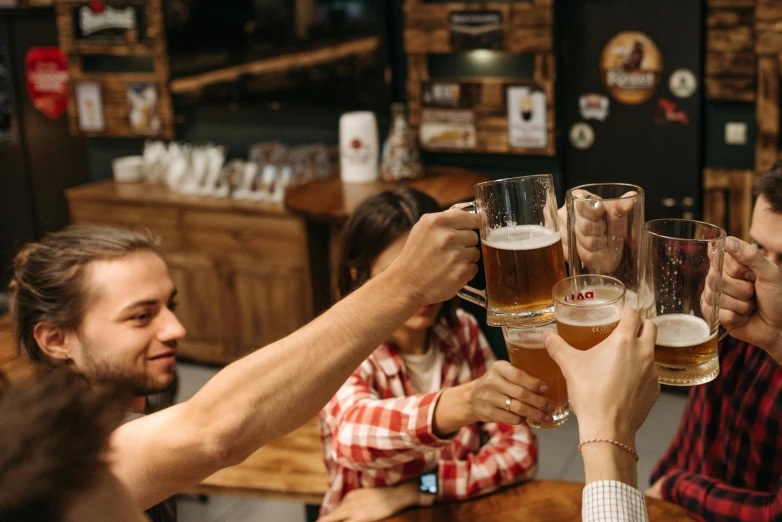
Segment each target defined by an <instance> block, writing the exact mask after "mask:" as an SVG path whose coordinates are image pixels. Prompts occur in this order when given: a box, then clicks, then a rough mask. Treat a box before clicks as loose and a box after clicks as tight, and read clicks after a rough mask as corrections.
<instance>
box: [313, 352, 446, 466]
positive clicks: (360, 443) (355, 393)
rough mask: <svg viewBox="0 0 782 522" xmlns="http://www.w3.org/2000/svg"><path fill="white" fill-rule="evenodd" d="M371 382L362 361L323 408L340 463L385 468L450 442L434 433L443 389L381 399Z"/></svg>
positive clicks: (336, 458) (369, 372) (370, 373)
mask: <svg viewBox="0 0 782 522" xmlns="http://www.w3.org/2000/svg"><path fill="white" fill-rule="evenodd" d="M366 364H368V363H365V365H366ZM371 381H372V372H371V370H370V369H369V368H367V367H365V366H364V365H362V367H359V369H358V370H356V371H355V372H354V373H353V375H351V376H350V378H349V379H348V380H347V382H346V383H345V384H344V385H343V386H342V388H340V390H339V391H338V392H337V394H336V395H335V396H334V397H333V398H332V399H331V401H330V402H329V403H328V405H327V406H326V408H325V409H324V413H325V415H323V416H322V418H323V420H324V421H325V422H326V423H328V424H329V427H330V429H331V432H332V449H333V451H334V459H335V461H336V462H337V463H338V464H340V465H342V466H345V467H347V468H350V469H355V470H359V471H363V470H368V469H383V468H389V467H392V466H396V465H399V464H404V463H406V462H409V461H411V460H414V459H416V458H418V457H420V456H421V453H423V452H426V451H428V450H429V449H433V448H437V447H438V446H440V445H442V444H447V443H449V442H450V439H442V438H440V437H438V436H437V435H435V434H434V432H433V431H432V420H433V416H434V408H435V405H436V404H437V400H438V399H439V398H440V394H441V393H442V391H438V392H434V393H429V394H426V395H413V396H410V397H397V398H393V399H384V400H382V399H380V397H379V396H378V393H377V391H376V390H375V389H374V386H373V385H372V382H371Z"/></svg>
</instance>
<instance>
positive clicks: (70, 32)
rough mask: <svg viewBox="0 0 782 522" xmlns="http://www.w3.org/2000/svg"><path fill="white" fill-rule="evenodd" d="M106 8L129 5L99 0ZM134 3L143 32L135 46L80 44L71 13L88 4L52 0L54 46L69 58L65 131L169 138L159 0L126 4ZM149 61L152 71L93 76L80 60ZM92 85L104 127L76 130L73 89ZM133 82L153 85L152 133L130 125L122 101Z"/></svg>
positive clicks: (168, 101) (76, 0)
mask: <svg viewBox="0 0 782 522" xmlns="http://www.w3.org/2000/svg"><path fill="white" fill-rule="evenodd" d="M104 4H105V6H107V7H111V6H113V5H122V6H125V5H128V3H127V2H121V1H118V0H104ZM131 4H135V5H139V6H140V8H141V13H142V16H143V20H144V22H143V26H142V31H141V32H142V34H139V35H138V41H136V42H102V41H81V40H79V39H77V38H76V35H75V34H74V32H75V29H74V24H73V16H74V9H75V8H78V7H81V6H89V5H90V1H89V0H55V2H54V5H55V10H56V14H57V33H58V40H59V45H60V48H61V49H62V51H63V52H64V53H65V55H66V56H67V57H68V70H69V74H70V77H71V85H70V92H69V97H68V128H69V130H70V132H71V134H78V135H84V136H102V137H121V138H132V137H157V138H165V139H173V138H174V110H173V106H172V103H171V96H170V93H169V88H168V84H169V67H168V55H167V51H166V39H165V30H164V27H165V26H164V23H163V6H162V0H143V2H142V1H141V0H139V1H138V2H131ZM85 56H107V57H127V56H138V57H149V58H151V60H152V63H153V71H152V72H97V71H85V70H84V64H83V59H82V58H83V57H85ZM86 82H91V83H96V84H98V85H99V86H100V89H101V97H102V103H103V119H104V124H105V125H104V129H103V130H101V131H85V130H83V129H81V128H80V126H79V116H78V108H77V104H76V89H77V86H78V85H79V84H81V83H86ZM132 83H147V84H151V85H154V87H155V90H156V92H157V115H158V118H159V120H160V126H159V128H158V129H157V130H156V131H150V132H145V131H140V130H136V129H134V128H133V126H132V125H131V122H130V110H129V105H128V99H127V96H128V94H127V92H128V86H129V84H132Z"/></svg>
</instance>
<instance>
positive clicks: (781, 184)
mask: <svg viewBox="0 0 782 522" xmlns="http://www.w3.org/2000/svg"><path fill="white" fill-rule="evenodd" d="M760 196H763V197H764V198H766V201H768V202H769V204H770V205H771V209H772V210H773V211H774V212H782V160H777V161H775V162H774V165H773V166H772V167H771V168H770V169H769V170H768V172H765V173H763V175H761V176H760V177H759V178H758V179H757V180H756V181H755V197H756V198H757V197H760Z"/></svg>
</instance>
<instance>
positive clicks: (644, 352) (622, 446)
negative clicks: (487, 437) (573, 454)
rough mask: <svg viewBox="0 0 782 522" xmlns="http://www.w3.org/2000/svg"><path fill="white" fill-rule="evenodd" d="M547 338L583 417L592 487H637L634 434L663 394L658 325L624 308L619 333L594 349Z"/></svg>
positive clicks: (581, 424) (574, 407) (582, 435)
mask: <svg viewBox="0 0 782 522" xmlns="http://www.w3.org/2000/svg"><path fill="white" fill-rule="evenodd" d="M543 338H544V342H545V343H546V349H547V350H548V351H549V354H550V355H551V357H552V359H554V361H555V362H556V363H557V364H558V365H559V367H560V368H561V369H562V373H563V374H564V376H565V379H566V380H567V384H568V395H569V397H570V405H571V408H572V410H573V411H574V412H575V414H576V416H578V428H579V438H580V444H579V450H581V454H582V456H583V458H584V471H585V473H586V482H587V484H589V483H590V482H595V481H599V480H617V481H620V482H624V483H625V484H628V485H630V486H632V487H634V488H637V485H638V472H637V460H638V454H637V453H636V450H635V434H636V432H637V431H638V429H639V428H640V427H641V425H642V424H643V422H644V420H646V416H647V415H648V414H649V410H651V409H652V405H654V403H655V401H656V400H657V396H658V395H659V393H660V385H659V384H658V382H657V367H656V366H655V364H654V343H655V340H656V338H657V327H656V326H655V324H654V323H653V322H651V321H645V320H643V319H641V316H640V315H639V314H638V312H636V311H635V310H633V309H631V308H625V309H624V310H623V312H622V320H621V321H620V322H619V325H618V326H617V327H616V330H614V332H613V333H612V334H611V335H610V336H608V338H606V339H605V340H604V341H603V342H601V343H600V344H598V345H597V346H595V347H594V348H591V349H589V350H586V351H581V350H576V349H575V348H572V347H571V346H570V345H568V344H567V343H566V342H565V341H564V340H562V338H561V337H559V336H558V335H556V334H555V333H553V332H545V333H544V334H543Z"/></svg>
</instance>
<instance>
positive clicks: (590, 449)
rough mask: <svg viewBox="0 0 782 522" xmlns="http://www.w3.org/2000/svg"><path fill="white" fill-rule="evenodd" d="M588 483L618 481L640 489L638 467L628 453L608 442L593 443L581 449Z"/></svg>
mask: <svg viewBox="0 0 782 522" xmlns="http://www.w3.org/2000/svg"><path fill="white" fill-rule="evenodd" d="M581 455H582V456H583V458H584V474H585V480H586V483H587V484H589V483H591V482H597V481H599V480H616V481H619V482H624V483H625V484H627V485H629V486H632V487H634V488H637V487H638V465H637V463H636V460H635V458H634V457H633V456H632V455H630V454H629V453H628V452H627V451H625V450H623V449H621V448H618V447H617V446H615V445H613V444H610V443H607V442H593V443H590V444H585V445H584V446H583V447H582V448H581Z"/></svg>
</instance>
